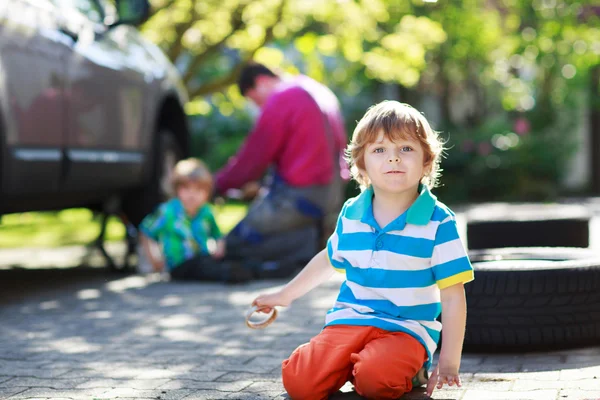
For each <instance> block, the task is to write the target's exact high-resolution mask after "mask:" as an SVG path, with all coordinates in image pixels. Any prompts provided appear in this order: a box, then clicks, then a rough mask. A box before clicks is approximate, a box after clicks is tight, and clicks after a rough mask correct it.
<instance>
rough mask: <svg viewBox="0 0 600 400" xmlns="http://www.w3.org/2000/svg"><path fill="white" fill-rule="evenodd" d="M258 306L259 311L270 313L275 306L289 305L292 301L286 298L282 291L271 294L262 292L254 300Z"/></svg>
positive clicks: (254, 303) (253, 303)
mask: <svg viewBox="0 0 600 400" xmlns="http://www.w3.org/2000/svg"><path fill="white" fill-rule="evenodd" d="M252 305H253V306H256V307H257V308H258V312H262V313H270V312H271V310H272V309H273V308H274V307H275V306H281V307H287V306H289V305H290V301H289V300H287V299H286V298H285V296H284V295H283V293H282V292H281V291H278V292H275V293H271V294H261V295H259V296H258V297H257V298H256V299H254V301H253V302H252Z"/></svg>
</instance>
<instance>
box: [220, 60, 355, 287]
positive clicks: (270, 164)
mask: <svg viewBox="0 0 600 400" xmlns="http://www.w3.org/2000/svg"><path fill="white" fill-rule="evenodd" d="M238 86H239V89H240V92H241V93H242V95H243V96H245V97H247V98H248V99H250V100H252V101H253V102H254V103H255V104H256V105H257V106H258V107H260V108H261V113H260V115H259V117H258V120H257V122H256V124H255V126H254V128H253V129H252V131H251V132H250V134H249V135H248V137H247V139H246V141H245V142H244V144H243V145H242V147H241V149H240V150H239V151H238V153H237V154H236V155H235V156H234V157H232V158H231V159H230V160H229V162H228V163H227V165H225V166H224V167H223V168H222V169H221V170H220V171H218V172H217V173H216V175H215V187H216V191H217V192H218V193H221V194H226V193H227V191H228V190H230V189H240V188H244V186H245V185H247V184H248V183H251V182H253V181H256V180H259V179H260V178H261V177H262V176H263V175H264V173H265V172H266V171H267V169H269V168H270V174H268V178H267V179H265V182H264V183H263V188H262V190H261V191H260V192H259V193H260V194H259V196H258V197H257V198H256V199H255V200H254V202H253V203H252V204H251V206H250V209H249V210H248V215H247V216H246V217H245V218H244V219H243V220H242V221H241V222H240V223H239V224H238V225H237V226H236V227H235V228H234V229H233V230H232V231H231V233H230V234H229V235H228V236H227V253H228V255H229V256H239V257H241V258H243V259H245V260H254V261H256V264H257V265H261V266H262V267H261V268H258V273H257V276H258V277H272V276H281V277H285V276H288V275H290V274H292V273H293V272H295V271H296V269H297V268H298V267H299V266H302V265H303V263H305V262H307V261H308V260H310V258H312V256H313V255H314V254H316V253H317V252H318V250H319V246H320V245H322V243H323V240H324V239H326V237H325V236H327V235H328V232H329V233H330V232H331V231H332V230H333V228H334V225H335V221H336V218H337V215H338V213H339V210H340V208H341V205H342V202H343V188H344V183H345V181H346V180H348V177H349V172H348V167H347V165H346V162H345V161H344V157H343V156H344V149H345V147H346V141H347V136H346V132H345V127H344V122H343V118H342V115H341V112H340V106H339V102H338V100H337V98H336V96H335V95H334V94H333V92H332V91H331V90H329V89H328V88H327V87H325V86H324V85H322V84H320V83H318V82H316V81H315V80H313V79H311V78H309V77H307V76H304V75H299V76H296V77H294V78H291V79H286V78H284V77H282V76H279V75H277V74H275V73H274V72H273V71H271V70H270V69H268V68H267V67H265V66H264V65H261V64H254V63H253V64H249V65H247V66H246V67H245V68H244V69H243V71H242V72H241V75H240V78H239V80H238Z"/></svg>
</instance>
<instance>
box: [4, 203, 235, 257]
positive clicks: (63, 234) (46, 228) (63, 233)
mask: <svg viewBox="0 0 600 400" xmlns="http://www.w3.org/2000/svg"><path fill="white" fill-rule="evenodd" d="M214 213H215V218H216V219H217V223H218V224H219V227H220V228H221V230H222V231H223V232H225V233H226V232H229V230H231V229H232V228H233V227H234V226H235V224H237V223H238V222H239V221H240V220H241V219H242V218H243V216H244V215H245V214H246V205H245V204H240V203H235V202H231V203H226V204H224V205H215V206H214ZM99 232H100V223H99V219H94V218H93V215H92V212H91V211H90V210H88V209H84V208H73V209H68V210H63V211H59V212H28V213H21V214H7V215H3V216H2V224H0V248H17V247H60V246H71V245H87V244H90V243H92V241H93V240H94V239H96V237H97V236H98V234H99ZM124 237H125V227H124V226H123V224H122V223H121V222H120V221H119V220H118V219H117V218H116V217H112V218H110V220H109V222H108V226H107V229H106V236H105V238H106V241H108V242H114V241H119V240H122V239H123V238H124Z"/></svg>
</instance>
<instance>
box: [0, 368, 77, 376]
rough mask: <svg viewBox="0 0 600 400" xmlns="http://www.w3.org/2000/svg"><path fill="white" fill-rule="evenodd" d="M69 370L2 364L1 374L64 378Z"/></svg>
mask: <svg viewBox="0 0 600 400" xmlns="http://www.w3.org/2000/svg"><path fill="white" fill-rule="evenodd" d="M69 371H70V370H69V369H67V368H56V369H54V368H52V369H50V368H11V367H10V366H6V365H0V376H22V377H27V376H29V377H33V378H41V379H44V378H64V377H63V375H65V374H66V373H67V372H69ZM0 379H1V378H0Z"/></svg>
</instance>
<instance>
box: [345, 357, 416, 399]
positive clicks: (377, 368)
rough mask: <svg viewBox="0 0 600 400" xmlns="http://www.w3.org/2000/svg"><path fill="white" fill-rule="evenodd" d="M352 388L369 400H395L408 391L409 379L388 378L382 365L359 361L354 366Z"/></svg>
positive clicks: (399, 377) (409, 386) (409, 387)
mask: <svg viewBox="0 0 600 400" xmlns="http://www.w3.org/2000/svg"><path fill="white" fill-rule="evenodd" d="M353 375H354V388H355V390H356V392H357V393H358V394H360V395H361V396H363V397H366V398H369V399H397V398H399V397H401V396H402V395H403V394H404V393H406V392H408V391H410V389H411V383H410V379H407V378H406V377H401V376H390V375H389V373H388V371H386V368H385V366H384V365H383V364H379V363H377V362H375V361H368V360H361V361H359V362H357V363H356V364H355V365H354V371H353Z"/></svg>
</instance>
